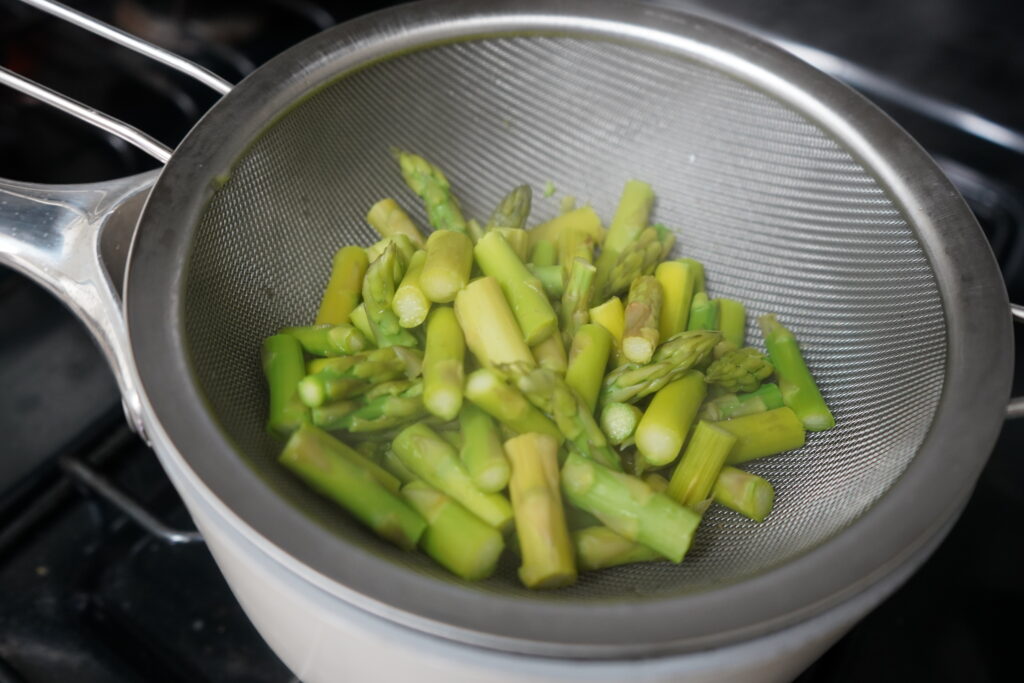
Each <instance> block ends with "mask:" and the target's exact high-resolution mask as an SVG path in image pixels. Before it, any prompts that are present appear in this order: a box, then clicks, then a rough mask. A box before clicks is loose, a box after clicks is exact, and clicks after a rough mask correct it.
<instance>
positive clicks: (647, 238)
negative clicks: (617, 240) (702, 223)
mask: <svg viewBox="0 0 1024 683" xmlns="http://www.w3.org/2000/svg"><path fill="white" fill-rule="evenodd" d="M675 239H676V236H675V234H673V233H672V231H671V230H669V229H668V228H666V227H665V226H663V225H655V226H651V227H649V228H646V229H644V230H643V232H641V233H640V236H639V237H637V239H636V241H635V242H631V243H630V244H629V245H627V246H626V248H625V250H624V251H623V252H622V253H621V254H619V259H618V261H617V262H616V263H615V265H614V266H612V270H611V272H610V273H609V275H608V280H607V282H605V287H604V289H603V290H602V291H600V292H599V295H600V298H607V297H609V296H612V295H614V294H620V293H622V292H625V291H628V290H629V287H630V284H631V283H632V282H633V281H634V280H635V279H636V278H638V277H640V276H641V275H653V274H654V271H655V269H656V268H657V266H658V264H659V263H660V262H661V260H662V258H664V257H665V256H666V255H667V254H668V252H669V251H671V250H672V245H673V244H674V243H675Z"/></svg>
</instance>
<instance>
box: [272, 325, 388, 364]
mask: <svg viewBox="0 0 1024 683" xmlns="http://www.w3.org/2000/svg"><path fill="white" fill-rule="evenodd" d="M278 334H287V335H288V336H290V337H295V339H296V340H298V342H299V344H300V345H302V350H303V351H305V352H306V353H308V354H310V355H312V356H341V355H346V354H350V353H356V352H358V351H362V350H363V349H365V348H366V347H367V346H369V342H368V341H367V339H366V337H364V336H363V334H362V332H360V331H359V330H357V329H356V328H355V327H353V326H352V325H348V324H344V323H343V324H341V325H309V326H305V327H285V328H283V329H282V330H281V331H280V332H279V333H278Z"/></svg>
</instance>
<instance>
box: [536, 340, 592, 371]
mask: <svg viewBox="0 0 1024 683" xmlns="http://www.w3.org/2000/svg"><path fill="white" fill-rule="evenodd" d="M530 351H531V352H532V353H533V358H534V360H536V361H537V365H538V366H540V367H542V368H546V369H548V370H550V371H551V372H554V373H556V374H558V375H561V376H562V377H565V372H566V370H568V369H569V358H568V356H566V355H565V347H564V346H563V345H562V335H560V334H553V335H551V336H550V337H548V338H547V339H545V340H544V341H542V342H541V343H539V344H534V345H533V346H532V347H531V348H530ZM602 376H604V375H603V372H602Z"/></svg>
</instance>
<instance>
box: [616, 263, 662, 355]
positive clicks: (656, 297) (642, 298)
mask: <svg viewBox="0 0 1024 683" xmlns="http://www.w3.org/2000/svg"><path fill="white" fill-rule="evenodd" d="M661 298H662V292H661V284H660V283H659V282H658V280H657V279H655V278H654V276H652V275H643V276H641V277H638V278H637V279H635V280H633V284H632V285H631V286H630V288H629V298H627V299H626V310H625V331H624V332H623V335H622V355H624V356H625V357H626V359H627V360H629V361H631V362H633V363H640V364H643V363H647V362H648V361H650V360H651V357H652V356H653V355H654V349H656V348H657V347H658V342H659V341H660V337H659V335H658V319H659V318H660V316H661Z"/></svg>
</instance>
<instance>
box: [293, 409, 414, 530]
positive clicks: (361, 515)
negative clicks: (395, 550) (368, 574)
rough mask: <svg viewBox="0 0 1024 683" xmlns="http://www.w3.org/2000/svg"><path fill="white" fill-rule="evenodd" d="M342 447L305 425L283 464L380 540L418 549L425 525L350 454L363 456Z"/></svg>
mask: <svg viewBox="0 0 1024 683" xmlns="http://www.w3.org/2000/svg"><path fill="white" fill-rule="evenodd" d="M331 442H333V444H332V443H331ZM338 443H340V442H337V441H336V440H334V439H331V437H330V436H329V435H327V434H325V433H324V432H322V431H321V430H319V429H317V428H316V427H313V426H312V425H309V424H306V425H303V426H302V427H301V428H300V429H298V430H296V431H295V433H294V434H292V437H291V438H290V439H289V440H288V443H287V444H286V445H285V447H284V450H283V451H282V452H281V456H280V458H279V461H280V462H281V464H282V465H284V466H285V467H287V468H288V469H289V470H291V471H292V472H294V473H295V474H296V475H298V476H299V477H300V478H301V479H303V480H304V481H305V482H306V483H307V484H309V485H310V486H311V487H312V488H313V489H314V490H316V491H317V492H318V493H320V494H322V495H324V496H326V497H328V498H330V499H332V500H334V501H335V502H337V503H338V504H339V505H341V506H342V507H344V508H345V509H346V510H348V511H349V512H351V513H352V514H353V515H354V516H355V517H356V518H357V519H358V520H360V521H361V522H363V523H364V524H366V525H367V526H368V527H370V528H371V529H372V530H373V531H374V532H376V533H377V535H379V536H381V537H382V538H385V539H387V540H389V541H391V542H392V543H394V544H395V545H398V546H399V547H402V548H405V549H407V550H408V549H412V548H414V547H416V543H417V541H419V538H420V536H421V535H422V534H423V531H424V530H425V529H426V527H427V524H426V522H425V521H424V520H423V518H422V517H420V515H419V514H417V513H416V512H415V511H414V510H412V509H411V508H410V507H409V506H408V505H406V504H405V503H404V502H403V501H402V500H401V499H399V498H398V497H397V496H396V495H395V494H393V493H392V492H391V491H389V490H388V488H387V487H385V486H384V485H383V484H381V483H380V481H379V480H378V479H377V477H375V476H374V474H373V473H371V471H370V470H368V469H367V468H366V467H364V466H361V465H360V464H358V463H357V461H356V460H355V459H354V458H353V457H352V454H355V455H356V456H359V454H358V453H355V451H351V449H348V450H349V451H351V452H350V453H349V452H343V451H342V450H341V449H339V448H338V447H337V446H336V444H338ZM359 457H361V458H362V457H363V456H359ZM363 459H364V460H365V458H363ZM385 474H387V473H385ZM388 476H390V475H388Z"/></svg>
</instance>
